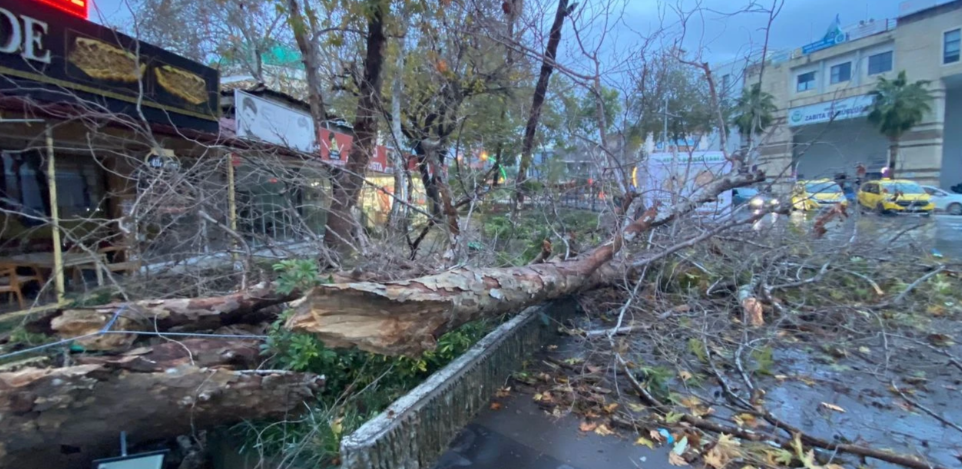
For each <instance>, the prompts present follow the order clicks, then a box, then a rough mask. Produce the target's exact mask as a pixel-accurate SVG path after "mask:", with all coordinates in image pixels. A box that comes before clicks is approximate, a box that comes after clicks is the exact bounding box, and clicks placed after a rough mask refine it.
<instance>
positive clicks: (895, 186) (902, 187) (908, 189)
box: [885, 182, 925, 194]
mask: <svg viewBox="0 0 962 469" xmlns="http://www.w3.org/2000/svg"><path fill="white" fill-rule="evenodd" d="M885 188H886V189H888V190H889V192H901V193H903V194H924V193H925V190H924V189H922V186H920V185H918V184H916V183H914V182H895V183H892V184H886V185H885Z"/></svg>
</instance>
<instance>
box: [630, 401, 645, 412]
mask: <svg viewBox="0 0 962 469" xmlns="http://www.w3.org/2000/svg"><path fill="white" fill-rule="evenodd" d="M628 409H629V410H631V411H632V412H644V410H645V409H647V407H645V406H643V405H641V404H636V403H631V404H628Z"/></svg>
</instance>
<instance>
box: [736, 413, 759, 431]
mask: <svg viewBox="0 0 962 469" xmlns="http://www.w3.org/2000/svg"><path fill="white" fill-rule="evenodd" d="M733 420H735V423H737V424H738V426H740V427H749V428H755V427H757V426H758V419H756V418H755V416H754V415H752V414H738V415H736V416H735V417H734V418H733Z"/></svg>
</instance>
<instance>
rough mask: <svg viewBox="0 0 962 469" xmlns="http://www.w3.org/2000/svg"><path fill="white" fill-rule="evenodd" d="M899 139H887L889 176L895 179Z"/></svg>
mask: <svg viewBox="0 0 962 469" xmlns="http://www.w3.org/2000/svg"><path fill="white" fill-rule="evenodd" d="M898 156H899V140H898V139H897V138H893V139H890V140H889V177H890V178H892V179H895V165H896V164H898Z"/></svg>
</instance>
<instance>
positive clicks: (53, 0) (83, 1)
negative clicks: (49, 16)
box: [37, 0, 89, 19]
mask: <svg viewBox="0 0 962 469" xmlns="http://www.w3.org/2000/svg"><path fill="white" fill-rule="evenodd" d="M37 1H39V2H40V3H44V4H47V5H50V6H52V7H54V8H56V9H58V10H61V11H65V12H67V13H70V14H71V15H74V16H76V17H78V18H83V19H87V3H88V1H89V0H37Z"/></svg>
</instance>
